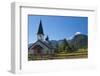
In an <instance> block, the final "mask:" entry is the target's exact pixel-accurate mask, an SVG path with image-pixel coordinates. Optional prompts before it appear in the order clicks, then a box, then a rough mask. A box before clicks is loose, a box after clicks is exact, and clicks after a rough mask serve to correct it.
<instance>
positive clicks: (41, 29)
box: [37, 20, 44, 35]
mask: <svg viewBox="0 0 100 76" xmlns="http://www.w3.org/2000/svg"><path fill="white" fill-rule="evenodd" d="M37 34H43V35H44V32H43V27H42V22H41V20H40V24H39V28H38V32H37Z"/></svg>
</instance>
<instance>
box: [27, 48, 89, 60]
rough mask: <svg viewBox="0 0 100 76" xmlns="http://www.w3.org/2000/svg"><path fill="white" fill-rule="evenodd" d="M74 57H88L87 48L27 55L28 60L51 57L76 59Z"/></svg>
mask: <svg viewBox="0 0 100 76" xmlns="http://www.w3.org/2000/svg"><path fill="white" fill-rule="evenodd" d="M76 58H88V51H87V49H79V50H78V51H75V52H71V53H69V52H59V53H55V54H52V55H32V54H29V55H28V60H29V61H31V60H53V59H76Z"/></svg>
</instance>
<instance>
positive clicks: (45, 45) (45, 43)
mask: <svg viewBox="0 0 100 76" xmlns="http://www.w3.org/2000/svg"><path fill="white" fill-rule="evenodd" d="M44 35H45V34H44V31H43V27H42V22H41V20H40V24H39V28H38V31H37V41H36V42H35V43H33V44H32V45H31V46H30V47H28V53H29V54H33V55H46V54H54V49H53V47H52V45H51V44H50V42H49V37H48V36H47V37H46V38H45V39H44Z"/></svg>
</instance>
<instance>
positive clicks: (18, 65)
mask: <svg viewBox="0 0 100 76" xmlns="http://www.w3.org/2000/svg"><path fill="white" fill-rule="evenodd" d="M23 7H24V8H26V7H27V8H35V9H47V10H48V11H49V10H62V11H66V10H69V11H73V12H74V11H80V12H87V13H88V12H92V13H94V14H91V15H93V16H91V17H94V15H95V13H96V9H95V8H93V7H92V8H91V7H89V8H87V7H76V6H74V7H73V6H67V5H66V6H59V5H52V6H51V5H50V4H39V5H37V4H34V3H30V4H28V3H15V2H14V3H12V10H11V11H12V12H11V15H12V18H11V20H12V23H11V25H12V26H11V30H12V34H11V38H12V39H11V41H12V50H11V55H12V57H11V65H12V68H11V71H12V72H13V73H22V72H25V71H26V72H27V70H29V71H31V70H32V69H31V68H30V69H29V68H28V69H27V70H24V69H23V68H22V66H23V56H22V55H23V51H22V50H21V49H22V44H23V43H21V42H22V40H21V38H22V36H23V34H22V32H23V31H22V29H23V26H20V25H22V21H21V19H22V18H21V14H22V10H21V8H23ZM26 13H27V11H26ZM28 13H29V12H28ZM44 14H45V13H44ZM48 14H50V13H48ZM48 14H47V15H48ZM59 14H60V13H58V15H59ZM81 15H83V16H85V15H84V14H81ZM93 20H94V19H93ZM94 22H95V21H94ZM92 27H93V28H91V26H89V28H91V29H92V30H94V31H92V30H90V32H91V33H92V34H93V35H92V36H91V37H93V38H92V39H94V38H95V37H94V34H95V33H96V31H95V30H97V27H96V28H95V27H94V26H93V25H92ZM23 30H24V29H23ZM90 32H89V33H90ZM95 36H96V35H95ZM92 39H91V40H92ZM90 50H91V49H90ZM94 50H95V49H94ZM91 56H93V55H92V54H91ZM21 57H22V58H21ZM92 58H93V57H92ZM93 60H94V59H93ZM93 60H92V61H93ZM55 61H56V60H55ZM55 61H48V62H46V63H48V64H46V63H45V62H42V63H44V64H45V65H44V66H48V65H50V64H51V63H50V62H52V63H53V64H54V63H55ZM80 61H83V63H85V62H86V61H88V60H80ZM56 62H57V63H61V64H64V62H66V61H65V60H62V62H63V63H62V62H61V61H60V62H59V61H56ZM72 62H74V61H71V62H68V63H72ZM76 62H77V61H76ZM34 63H35V64H36V63H37V62H34ZM39 63H41V62H38V63H37V65H39V66H40V64H39ZM32 64H33V63H32ZM53 64H51V65H53ZM80 64H81V66H82V63H80ZM85 64H87V65H86V66H89V65H90V63H89V64H88V63H85ZM25 65H27V64H25ZM75 65H76V64H74V65H73V67H74V66H75ZM27 66H28V65H27ZM53 66H54V65H53ZM86 66H85V67H86ZM23 67H25V66H23ZM35 67H36V66H35ZM83 67H84V66H83ZM26 68H27V67H26ZM48 68H49V69H52V68H51V66H50V67H49V66H48ZM59 68H61V67H59ZM62 68H64V67H62ZM68 68H69V67H68ZM45 69H46V68H45ZM45 69H44V71H45ZM38 70H39V68H38V69H37V71H38ZM39 71H42V69H41V68H40V70H39ZM33 72H34V70H33Z"/></svg>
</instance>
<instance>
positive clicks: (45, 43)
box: [28, 40, 52, 49]
mask: <svg viewBox="0 0 100 76" xmlns="http://www.w3.org/2000/svg"><path fill="white" fill-rule="evenodd" d="M37 42H40V43H42V44H43V45H45V46H46V47H47V48H49V49H52V46H51V45H50V44H49V43H47V42H45V41H41V40H38V41H36V42H35V43H33V44H32V45H31V46H30V47H28V49H30V48H31V47H33V46H34V45H35V44H36V43H37Z"/></svg>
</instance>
